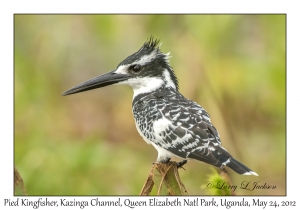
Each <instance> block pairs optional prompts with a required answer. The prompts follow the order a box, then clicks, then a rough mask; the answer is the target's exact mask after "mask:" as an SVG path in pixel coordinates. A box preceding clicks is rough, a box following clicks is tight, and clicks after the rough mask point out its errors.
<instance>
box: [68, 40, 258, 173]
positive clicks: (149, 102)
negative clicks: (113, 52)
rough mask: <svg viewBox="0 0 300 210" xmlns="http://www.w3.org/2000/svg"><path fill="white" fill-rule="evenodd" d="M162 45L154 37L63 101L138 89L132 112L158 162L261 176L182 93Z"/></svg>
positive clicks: (138, 127) (202, 111)
mask: <svg viewBox="0 0 300 210" xmlns="http://www.w3.org/2000/svg"><path fill="white" fill-rule="evenodd" d="M160 46H161V44H160V40H159V39H155V38H154V37H153V36H150V38H148V39H147V40H146V42H144V44H143V45H142V47H141V48H140V49H139V50H138V51H137V52H135V53H133V54H132V55H130V56H128V57H127V58H126V59H124V60H123V61H122V62H121V63H119V65H118V66H117V67H116V68H115V69H114V70H112V71H110V72H108V73H105V74H103V75H100V76H96V77H94V78H92V79H90V80H87V81H85V82H83V83H81V84H79V85H76V86H74V87H73V88H71V89H69V90H67V91H65V92H63V93H62V95H63V96H66V95H71V94H75V93H79V92H84V91H88V90H92V89H96V88H101V87H105V86H109V85H129V86H131V87H132V89H133V100H132V113H133V116H134V120H135V125H136V128H137V131H138V133H139V134H140V135H141V136H142V138H143V139H144V140H145V142H146V143H148V144H150V145H152V146H154V148H155V149H156V150H157V152H158V157H157V160H156V163H158V162H161V163H170V160H171V158H173V157H176V158H179V159H180V160H181V161H180V162H178V163H177V166H178V167H182V166H183V165H184V164H186V163H187V162H188V161H190V160H197V161H201V162H204V163H207V164H210V165H213V166H215V167H218V168H220V169H222V170H223V171H225V172H226V169H225V166H226V167H229V168H231V169H232V170H233V171H235V172H236V173H238V174H242V175H255V176H258V174H257V173H256V172H254V171H252V170H251V169H250V168H248V167H247V166H245V165H244V164H242V163H241V162H239V161H238V160H236V159H235V158H233V157H232V155H231V154H230V153H229V152H228V151H227V150H226V149H225V148H224V147H223V146H222V144H221V139H220V136H219V133H218V131H217V129H216V128H215V126H214V125H213V124H212V122H211V119H210V115H209V114H208V113H207V111H206V110H205V109H204V108H203V107H202V106H200V105H199V104H197V103H196V102H194V101H192V100H189V99H187V98H185V97H184V96H183V95H182V94H181V93H180V92H179V83H178V78H177V76H176V75H175V72H174V70H173V68H172V67H171V65H170V62H169V61H170V53H163V52H162V51H161V49H160Z"/></svg>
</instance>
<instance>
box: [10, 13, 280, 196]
mask: <svg viewBox="0 0 300 210" xmlns="http://www.w3.org/2000/svg"><path fill="white" fill-rule="evenodd" d="M285 29H286V16H285V15H15V16H14V36H15V37H14V58H15V60H14V65H15V77H14V79H15V83H14V84H15V96H14V97H15V116H14V117H15V121H14V122H15V142H14V160H15V166H16V167H17V169H18V170H19V172H20V174H21V176H22V177H23V179H24V182H25V185H26V189H27V192H28V194H29V195H137V194H139V193H140V190H141V189H142V186H143V184H144V181H145V180H146V178H147V176H148V173H149V171H150V169H151V167H152V162H154V161H155V160H156V158H157V152H156V150H155V149H154V148H153V147H152V146H150V145H147V144H146V143H145V142H144V140H142V138H141V137H140V136H139V134H138V132H137V131H136V127H135V124H134V120H133V116H132V112H131V101H132V96H133V93H132V90H131V88H130V87H127V86H111V87H106V88H103V89H97V90H93V91H89V92H84V93H80V94H75V95H71V96H67V97H63V96H61V93H62V92H63V91H65V90H67V89H69V88H70V87H73V86H74V85H77V84H78V83H81V82H83V81H85V80H87V79H90V78H92V77H94V76H97V75H100V74H103V73H105V72H107V71H110V70H113V69H114V68H115V67H116V66H117V65H118V63H119V62H121V61H122V60H123V59H125V58H126V57H127V56H128V55H130V54H132V53H134V52H136V51H137V50H138V49H139V48H140V47H141V46H142V44H143V43H144V42H145V41H146V39H147V38H149V37H150V36H151V35H153V36H154V37H155V38H159V39H160V40H161V42H162V43H163V44H162V45H161V50H162V51H163V52H165V53H167V52H171V56H172V58H171V60H170V63H171V66H172V67H173V69H174V70H175V72H176V74H177V76H178V78H179V81H180V83H179V84H180V92H181V93H182V94H183V95H185V96H186V97H187V98H189V99H192V100H194V101H196V102H198V103H199V104H201V105H202V106H203V107H204V108H205V109H206V110H207V111H208V112H209V113H210V115H211V119H212V122H213V123H214V125H215V126H216V127H217V129H218V131H219V133H220V135H221V139H222V143H223V146H224V147H225V148H227V150H228V151H230V153H231V154H232V155H233V156H235V157H236V159H238V160H239V161H241V162H243V163H244V164H245V165H247V166H249V167H250V168H251V169H252V170H254V171H255V172H257V173H258V174H259V176H258V177H254V176H241V175H238V174H236V173H234V172H233V171H231V170H230V169H229V170H228V171H229V173H230V175H231V178H232V182H233V184H234V185H237V186H240V184H241V182H242V181H251V182H255V181H259V183H260V184H264V183H266V184H269V185H272V186H273V185H275V186H276V189H272V190H266V189H265V190H253V191H248V190H242V189H237V191H236V194H237V195H284V194H285V193H286V154H285V151H286V136H285V132H286V126H285V123H286V112H285V109H286V103H285V98H286V91H285V88H286V71H285V67H286V51H285V49H286V46H285V39H286V37H285V36H286V33H285ZM185 169H186V171H184V170H180V175H181V179H182V182H183V183H184V184H185V186H186V187H187V189H188V191H189V193H190V194H192V195H203V194H205V190H203V189H202V188H201V186H202V185H203V184H205V183H206V181H207V175H208V174H209V173H211V166H209V165H207V164H204V163H200V162H196V161H191V162H189V164H187V165H186V166H185Z"/></svg>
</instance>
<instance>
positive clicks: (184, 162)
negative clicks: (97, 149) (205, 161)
mask: <svg viewBox="0 0 300 210" xmlns="http://www.w3.org/2000/svg"><path fill="white" fill-rule="evenodd" d="M186 163H187V160H182V161H180V162H178V163H176V164H177V168H182V169H184V170H185V168H183V167H182V166H183V165H185V164H186Z"/></svg>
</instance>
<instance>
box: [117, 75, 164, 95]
mask: <svg viewBox="0 0 300 210" xmlns="http://www.w3.org/2000/svg"><path fill="white" fill-rule="evenodd" d="M164 83H165V82H164V81H163V80H162V79H161V78H157V77H143V78H132V79H129V80H126V81H124V82H119V83H117V84H120V85H122V84H127V85H130V86H131V87H132V89H133V98H134V97H136V96H137V95H139V94H142V93H150V92H152V91H155V90H157V89H159V88H161V87H162V86H163V85H164Z"/></svg>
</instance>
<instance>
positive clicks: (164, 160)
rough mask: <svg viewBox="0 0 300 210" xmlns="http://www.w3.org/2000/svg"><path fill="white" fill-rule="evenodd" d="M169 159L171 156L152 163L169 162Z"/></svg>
mask: <svg viewBox="0 0 300 210" xmlns="http://www.w3.org/2000/svg"><path fill="white" fill-rule="evenodd" d="M170 160H171V158H169V157H168V158H165V159H162V160H158V161H156V162H154V163H153V164H156V163H168V164H170V163H171V162H170Z"/></svg>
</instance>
